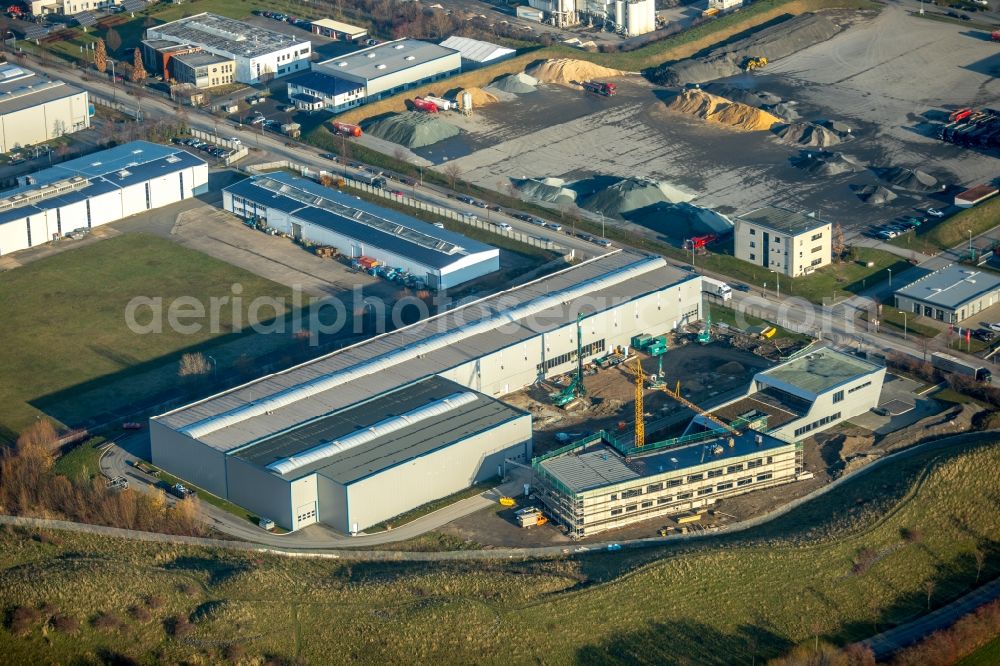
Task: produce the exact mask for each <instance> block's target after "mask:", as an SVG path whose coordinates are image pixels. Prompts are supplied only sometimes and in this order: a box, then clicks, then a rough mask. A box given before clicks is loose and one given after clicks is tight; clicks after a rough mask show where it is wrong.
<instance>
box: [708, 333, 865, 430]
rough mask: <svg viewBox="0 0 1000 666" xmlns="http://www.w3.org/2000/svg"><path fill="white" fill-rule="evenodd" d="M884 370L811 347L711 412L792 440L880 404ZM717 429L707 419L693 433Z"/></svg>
mask: <svg viewBox="0 0 1000 666" xmlns="http://www.w3.org/2000/svg"><path fill="white" fill-rule="evenodd" d="M883 381H885V367H884V366H881V365H876V364H874V363H871V362H869V361H866V360H863V359H861V358H858V357H857V356H854V355H852V354H848V353H845V352H840V351H836V350H835V349H832V348H830V347H811V348H808V349H805V350H803V351H802V352H800V353H799V354H797V355H796V356H794V357H793V358H791V359H789V360H787V361H785V362H784V363H781V364H779V365H776V366H775V367H773V368H770V369H768V370H764V371H762V372H758V373H757V374H756V375H754V378H753V381H752V382H751V383H750V387H749V388H748V389H747V392H746V394H744V395H743V396H741V397H739V398H736V399H735V400H731V401H729V402H727V403H725V404H723V405H720V406H719V407H716V408H715V409H713V410H712V413H713V414H715V415H716V416H718V417H719V418H722V419H723V420H726V421H729V422H733V421H736V420H740V421H744V422H748V423H754V424H757V427H758V428H759V429H761V430H762V431H764V432H767V434H769V435H771V436H773V437H777V438H778V439H781V440H784V441H787V442H792V441H797V440H801V439H805V438H806V437H809V436H810V435H814V434H816V433H818V432H822V431H823V430H826V429H827V428H831V427H833V426H835V425H837V424H838V423H842V422H844V421H849V420H850V419H852V418H854V417H856V416H860V415H861V414H864V413H866V412H868V411H869V410H871V409H874V408H875V407H877V406H878V402H879V397H880V396H881V394H882V382H883ZM701 427H711V428H715V427H718V426H716V425H714V424H713V423H712V422H710V421H708V420H707V419H706V418H705V417H703V416H698V417H695V419H694V421H693V423H692V427H691V429H693V430H697V429H698V428H701Z"/></svg>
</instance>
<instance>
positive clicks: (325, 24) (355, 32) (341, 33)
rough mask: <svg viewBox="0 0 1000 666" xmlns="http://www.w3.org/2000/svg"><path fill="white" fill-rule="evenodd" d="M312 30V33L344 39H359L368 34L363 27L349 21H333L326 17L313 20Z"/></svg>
mask: <svg viewBox="0 0 1000 666" xmlns="http://www.w3.org/2000/svg"><path fill="white" fill-rule="evenodd" d="M312 32H313V34H314V35H321V36H323V37H332V38H333V39H340V40H346V41H353V40H357V39H361V38H362V37H364V36H365V35H367V34H368V30H367V29H365V28H359V27H358V26H356V25H351V24H350V23H344V22H343V21H335V20H333V19H328V18H322V19H318V20H316V21H313V22H312Z"/></svg>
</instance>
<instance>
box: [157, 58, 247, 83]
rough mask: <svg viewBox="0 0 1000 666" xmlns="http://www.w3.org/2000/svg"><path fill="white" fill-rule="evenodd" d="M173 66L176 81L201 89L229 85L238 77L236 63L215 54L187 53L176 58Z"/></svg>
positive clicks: (172, 62)
mask: <svg viewBox="0 0 1000 666" xmlns="http://www.w3.org/2000/svg"><path fill="white" fill-rule="evenodd" d="M171 64H173V75H174V76H173V78H174V80H175V81H177V82H178V83H189V84H191V85H192V86H194V87H195V88H200V89H205V88H215V87H217V86H224V85H228V84H230V83H232V82H233V81H234V80H235V79H234V77H235V76H236V62H235V61H234V60H233V59H232V58H227V57H226V56H220V55H215V54H214V53H185V54H183V55H178V56H174V57H173V58H172V59H171Z"/></svg>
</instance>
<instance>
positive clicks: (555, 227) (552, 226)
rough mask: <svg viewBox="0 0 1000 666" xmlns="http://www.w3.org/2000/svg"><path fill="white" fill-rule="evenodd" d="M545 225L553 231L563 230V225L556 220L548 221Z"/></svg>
mask: <svg viewBox="0 0 1000 666" xmlns="http://www.w3.org/2000/svg"><path fill="white" fill-rule="evenodd" d="M545 227H546V228H548V229H551V230H552V231H562V225H561V224H556V223H555V222H546V223H545Z"/></svg>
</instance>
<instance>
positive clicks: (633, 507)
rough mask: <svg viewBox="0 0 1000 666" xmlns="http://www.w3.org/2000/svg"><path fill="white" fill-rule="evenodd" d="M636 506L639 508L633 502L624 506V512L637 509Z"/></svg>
mask: <svg viewBox="0 0 1000 666" xmlns="http://www.w3.org/2000/svg"><path fill="white" fill-rule="evenodd" d="M638 508H639V507H638V506H637V505H635V504H633V505H631V506H627V507H625V513H628V512H630V511H635V510H636V509H638Z"/></svg>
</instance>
